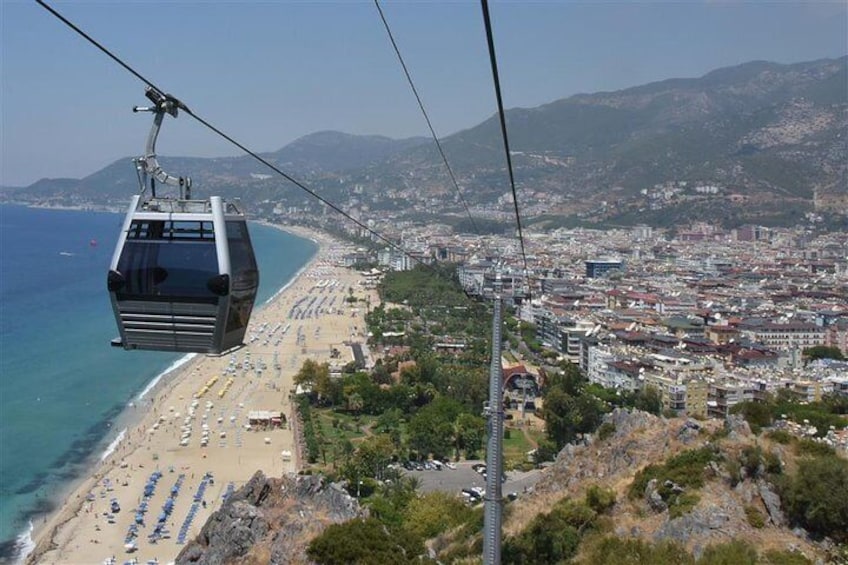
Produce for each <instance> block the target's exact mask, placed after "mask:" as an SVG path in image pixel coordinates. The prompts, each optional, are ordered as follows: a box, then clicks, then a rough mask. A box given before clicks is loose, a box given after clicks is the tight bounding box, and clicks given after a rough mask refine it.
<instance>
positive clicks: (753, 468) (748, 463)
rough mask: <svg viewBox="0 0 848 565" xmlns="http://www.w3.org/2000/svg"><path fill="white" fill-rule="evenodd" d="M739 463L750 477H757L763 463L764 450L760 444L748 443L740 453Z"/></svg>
mask: <svg viewBox="0 0 848 565" xmlns="http://www.w3.org/2000/svg"><path fill="white" fill-rule="evenodd" d="M739 463H740V464H741V465H742V468H743V469H745V473H746V474H747V475H748V477H751V478H756V477H757V476H758V475H759V474H760V465H762V464H763V450H762V449H761V448H760V446H758V445H746V446H745V447H743V448H742V453H740V454H739Z"/></svg>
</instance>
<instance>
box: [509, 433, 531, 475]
mask: <svg viewBox="0 0 848 565" xmlns="http://www.w3.org/2000/svg"><path fill="white" fill-rule="evenodd" d="M506 429H508V430H509V433H510V437H509V439H507V438H504V440H503V452H504V461H505V463H506V466H507V468H509V467H511V466H517V465H520V464H521V463H523V462H525V461H527V452H528V451H530V450H532V449H533V445H532V444H531V443H530V442H529V441H527V438H526V437H524V432H522V431H521V429H519V428H506Z"/></svg>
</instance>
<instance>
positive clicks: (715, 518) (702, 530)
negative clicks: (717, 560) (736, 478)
mask: <svg viewBox="0 0 848 565" xmlns="http://www.w3.org/2000/svg"><path fill="white" fill-rule="evenodd" d="M729 523H730V516H729V515H728V514H727V513H726V512H723V511H721V510H720V509H718V508H715V507H712V508H706V509H695V510H693V511H692V512H690V513H689V514H686V515H685V516H681V517H680V518H675V519H673V520H669V521H667V522H666V523H665V524H663V525H662V526H661V527H660V528H659V529H658V530H657V531H656V533H655V534H654V541H662V540H666V539H670V540H673V541H676V542H680V543H687V542H688V541H690V538H693V537H700V536H705V535H707V534H710V533H712V532H713V531H717V530H721V531H722V532H723V533H725V534H728V535H730V536H731V537H733V536H735V535H736V532H731V531H728V529H727V527H728V524H729Z"/></svg>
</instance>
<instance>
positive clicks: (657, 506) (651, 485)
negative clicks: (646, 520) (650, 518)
mask: <svg viewBox="0 0 848 565" xmlns="http://www.w3.org/2000/svg"><path fill="white" fill-rule="evenodd" d="M645 500H647V501H648V505H649V506H650V507H651V508H652V509H653V510H654V511H656V512H662V511H664V510H666V509H667V508H668V505H667V504H666V503H665V501H664V500H663V499H662V497H661V496H660V493H659V492H657V480H656V479H651V480H650V481H648V485H647V486H646V487H645Z"/></svg>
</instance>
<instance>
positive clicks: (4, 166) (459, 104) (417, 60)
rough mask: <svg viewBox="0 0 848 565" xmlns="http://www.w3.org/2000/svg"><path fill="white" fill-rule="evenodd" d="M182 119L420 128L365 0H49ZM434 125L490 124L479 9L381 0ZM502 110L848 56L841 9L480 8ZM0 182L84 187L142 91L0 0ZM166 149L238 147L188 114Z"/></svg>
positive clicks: (118, 149)
mask: <svg viewBox="0 0 848 565" xmlns="http://www.w3.org/2000/svg"><path fill="white" fill-rule="evenodd" d="M51 5H53V6H54V7H55V8H56V9H58V10H59V11H60V12H62V13H63V14H64V15H65V16H66V17H67V18H69V19H70V20H72V21H74V22H75V23H76V24H77V25H79V26H80V27H81V28H83V29H84V30H85V31H87V32H88V33H90V34H91V35H92V36H94V37H95V38H96V39H98V40H99V41H100V42H102V43H103V44H105V45H106V46H107V47H109V48H110V49H111V50H113V51H114V52H115V53H116V54H118V55H119V56H120V57H122V58H124V59H125V60H126V61H127V62H128V63H129V64H130V65H132V66H134V67H135V68H136V69H137V70H138V71H139V72H141V74H143V75H145V76H147V77H148V78H149V79H151V80H152V81H153V82H155V83H157V84H158V85H159V86H161V87H162V88H163V89H164V90H166V91H168V92H171V93H172V94H174V95H175V96H177V97H179V98H180V99H182V100H183V101H185V102H186V103H187V104H188V106H189V107H191V108H192V110H193V111H195V112H196V113H198V114H199V115H201V116H203V117H204V118H205V119H207V120H209V121H211V122H212V123H214V124H215V125H217V126H218V127H220V128H222V129H223V130H225V131H227V132H228V133H230V134H232V135H233V136H234V137H236V138H237V139H239V140H241V141H242V142H243V143H245V144H246V145H247V146H249V147H251V148H253V149H255V150H257V151H273V150H276V149H279V148H280V147H282V146H284V145H286V144H287V143H289V142H291V141H293V140H294V139H296V138H298V137H300V136H302V135H305V134H308V133H312V132H315V131H321V130H330V129H332V130H341V131H345V132H349V133H360V134H382V135H387V136H390V137H407V136H413V135H429V133H428V131H427V129H426V124H425V122H424V120H423V118H422V116H421V114H420V111H419V110H418V107H417V105H416V102H415V99H414V98H413V96H412V93H411V92H410V90H409V87H408V86H407V84H406V81H405V78H404V76H403V74H402V70H401V68H400V66H399V64H398V63H397V60H396V58H395V55H394V53H393V51H392V50H391V46H390V44H389V41H388V38H387V36H386V33H385V31H384V29H383V27H382V23H381V22H380V19H379V16H378V14H377V11H376V9H375V7H374V4H373V2H366V1H344V2H341V1H335V2H283V1H277V0H266V1H262V2H258V1H243V2H242V1H230V2H201V1H192V2H188V1H176V2H165V1H159V2H145V1H134V2H125V1H122V2H117V1H86V2H76V1H75V2H53V3H52V4H51ZM382 6H383V10H384V12H385V14H386V17H387V19H388V20H389V23H390V25H391V26H392V30H393V32H394V34H395V38H396V40H397V41H398V43H399V46H400V49H401V52H402V53H403V55H404V57H405V58H406V61H407V64H408V66H409V68H410V71H411V73H412V76H413V79H414V80H415V81H416V85H417V87H418V88H419V92H420V94H421V96H422V97H423V100H424V104H425V106H426V107H427V109H428V111H429V113H430V116H431V119H432V121H433V125H434V127H435V129H436V132H437V133H438V134H439V135H440V136H446V135H448V134H451V133H454V132H456V131H459V130H462V129H465V128H468V127H471V126H474V125H476V124H477V123H479V122H480V121H482V120H484V119H485V118H487V117H488V116H490V115H492V114H493V113H494V111H495V101H494V94H493V88H492V80H491V71H490V67H489V60H488V55H487V51H486V41H485V34H484V28H483V21H482V15H481V10H480V5H479V3H477V2H471V1H457V2H441V1H439V2H437V1H429V2H395V1H392V2H390V1H387V0H386V1H384V3H383V4H382ZM490 10H491V16H492V20H493V26H494V34H495V42H496V48H497V53H498V58H499V65H500V72H501V86H502V89H503V94H504V104H505V105H506V106H507V107H516V106H523V107H532V106H537V105H540V104H544V103H546V102H550V101H553V100H556V99H558V98H563V97H566V96H569V95H572V94H575V93H578V92H595V91H599V90H615V89H619V88H625V87H628V86H634V85H638V84H643V83H645V82H650V81H654V80H659V79H664V78H671V77H694V76H700V75H702V74H704V73H706V72H708V71H710V70H713V69H715V68H718V67H722V66H728V65H734V64H737V63H742V62H745V61H750V60H755V59H765V60H770V61H776V62H781V63H791V62H798V61H806V60H812V59H818V58H823V57H838V56H842V55H845V54H846V53H848V3H846V2H845V1H843V0H837V1H835V2H759V1H749V2H734V1H730V0H714V1H708V2H703V1H694V0H693V1H687V2H683V1H681V2H595V1H592V2H590V1H585V2H565V1H555V2H517V1H516V2H497V1H492V2H491V3H490ZM0 73H2V74H0V112H2V124H0V145H2V152H0V184H2V185H24V184H29V183H31V182H34V181H35V180H37V179H39V178H42V177H82V176H86V175H88V174H90V173H92V172H95V171H96V170H98V169H100V168H101V167H103V166H105V165H108V164H109V163H111V162H113V161H114V160H116V159H118V158H121V157H126V156H131V155H136V154H139V153H141V152H142V151H143V148H144V141H145V137H146V135H147V131H148V129H149V126H150V119H151V118H150V115H149V114H133V113H132V112H131V111H130V109H131V108H132V106H133V105H135V104H139V105H142V104H144V103H145V102H146V99H145V98H144V95H143V90H144V87H143V84H142V83H140V82H139V81H138V80H137V79H136V78H134V77H132V76H131V75H130V74H129V73H127V72H126V71H125V70H123V69H122V68H120V67H118V66H117V65H116V64H115V63H114V62H112V61H111V60H110V59H108V58H107V57H106V56H105V55H103V54H102V53H100V52H99V51H97V50H96V49H95V48H94V47H92V46H91V45H89V44H88V43H87V42H85V41H84V40H83V39H82V38H80V37H79V36H77V35H76V34H75V33H74V32H72V31H71V30H70V29H69V28H67V27H65V26H64V25H63V24H62V23H61V22H59V21H58V20H57V19H55V18H54V17H53V16H52V15H50V14H49V13H48V12H47V11H46V10H44V9H43V8H41V7H40V6H38V5H37V4H35V3H34V2H30V1H17V0H15V1H12V0H0ZM158 149H159V152H160V153H161V154H167V155H196V156H223V155H235V154H237V150H235V149H234V148H232V147H231V146H229V145H227V144H226V143H225V142H223V141H220V140H219V139H218V138H216V137H215V136H214V135H213V134H212V133H210V132H208V131H207V130H205V129H204V128H203V127H202V126H200V125H199V124H197V123H196V122H195V121H194V120H192V119H191V118H190V117H188V116H181V117H180V118H179V119H177V120H176V121H174V120H171V119H169V120H168V121H167V123H166V125H165V127H164V129H163V132H162V134H161V136H160V139H159V145H158Z"/></svg>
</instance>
